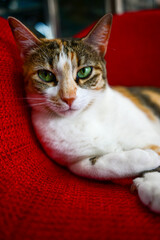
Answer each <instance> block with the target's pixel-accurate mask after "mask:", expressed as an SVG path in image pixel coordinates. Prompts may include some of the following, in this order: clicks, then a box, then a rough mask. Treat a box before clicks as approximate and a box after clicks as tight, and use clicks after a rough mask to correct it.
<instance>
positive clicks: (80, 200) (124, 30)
mask: <svg viewBox="0 0 160 240" xmlns="http://www.w3.org/2000/svg"><path fill="white" fill-rule="evenodd" d="M159 26H160V11H153V12H152V11H151V12H150V11H149V12H148V11H147V12H139V13H127V14H124V15H122V16H115V17H114V21H113V29H112V34H111V38H110V44H109V48H108V53H107V65H108V77H109V82H110V84H127V85H137V84H139V85H155V86H160V79H159V77H160V70H159V69H160V68H159V56H160V44H159V43H160V32H159ZM0 29H1V31H0V113H1V117H0V166H1V168H0V170H1V171H0V239H1V240H11V239H12V240H15V239H16V240H22V239H23V240H32V239H33V240H53V239H56V240H62V239H66V240H70V239H84V240H89V239H92V240H97V239H99V240H106V239H126V240H128V239H148V240H150V239H152V240H155V239H159V236H160V216H159V215H157V214H155V213H152V212H150V211H149V210H148V209H147V208H146V207H145V206H143V204H141V202H140V200H139V199H138V196H137V195H136V194H131V193H130V185H129V184H128V181H126V180H124V181H118V180H117V181H115V182H116V183H113V182H97V181H91V180H88V179H83V178H80V177H78V176H75V175H73V174H72V173H70V172H69V171H68V170H66V169H64V168H62V167H61V166H59V165H57V164H56V163H55V162H53V161H51V160H50V159H49V158H48V157H47V156H46V155H45V153H44V152H43V150H42V149H41V147H40V145H39V143H38V141H37V139H36V137H35V135H34V132H33V130H32V126H31V121H30V113H29V110H28V108H27V104H26V103H25V101H24V100H23V99H22V98H23V96H24V94H23V78H22V68H21V62H20V59H19V56H18V52H17V50H16V49H17V48H16V46H15V43H14V40H13V37H12V34H11V31H10V29H9V26H8V23H7V21H6V20H4V19H0ZM86 31H88V29H87V30H85V31H84V32H83V33H82V34H85V33H86ZM82 34H80V35H79V36H81V35H82Z"/></svg>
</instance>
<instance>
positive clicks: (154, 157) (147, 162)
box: [68, 149, 160, 180]
mask: <svg viewBox="0 0 160 240" xmlns="http://www.w3.org/2000/svg"><path fill="white" fill-rule="evenodd" d="M159 165H160V156H159V155H158V154H157V153H156V152H155V151H153V150H151V149H133V150H130V151H122V152H116V153H108V154H106V155H103V156H99V157H90V158H85V159H82V160H81V161H78V162H76V163H74V164H71V165H70V166H68V167H69V169H70V170H71V171H72V172H74V173H75V174H77V175H80V176H84V177H88V178H94V179H106V180H107V179H113V178H123V177H129V176H137V175H138V174H139V173H141V172H143V171H146V170H151V169H154V168H156V167H158V166H159Z"/></svg>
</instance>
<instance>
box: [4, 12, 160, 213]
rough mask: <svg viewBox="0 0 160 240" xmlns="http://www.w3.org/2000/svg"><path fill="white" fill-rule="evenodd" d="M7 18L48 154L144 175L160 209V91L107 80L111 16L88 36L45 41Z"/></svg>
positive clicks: (143, 192) (79, 168)
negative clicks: (113, 85) (120, 85)
mask: <svg viewBox="0 0 160 240" xmlns="http://www.w3.org/2000/svg"><path fill="white" fill-rule="evenodd" d="M8 21H9V25H10V27H11V30H12V32H13V35H14V37H15V40H16V42H17V44H18V46H19V48H20V51H21V56H22V58H23V60H24V78H25V88H26V94H27V98H28V102H29V104H30V106H31V107H32V122H33V125H34V128H35V131H36V134H37V136H38V139H39V141H40V142H41V144H42V146H43V148H44V149H45V151H46V152H47V154H48V155H49V156H50V157H51V158H52V159H54V160H56V161H57V162H58V163H60V164H62V165H64V166H66V167H68V168H69V169H70V170H71V171H72V172H74V173H75V174H78V175H81V176H84V177H88V178H93V179H100V180H104V179H113V178H122V177H123V178H124V177H128V176H137V178H135V180H134V185H135V187H136V188H137V190H138V193H139V197H140V199H141V200H142V202H143V203H144V204H145V205H148V206H149V207H150V208H151V209H152V210H153V211H156V212H160V172H158V171H159V168H158V167H159V166H160V156H159V154H160V148H159V146H160V120H159V117H160V91H159V90H158V89H156V88H152V89H149V88H125V87H115V88H111V87H110V86H109V85H108V82H107V79H106V63H105V60H104V55H105V53H106V50H107V45H108V39H109V35H110V31H111V23H112V15H111V14H107V15H105V16H104V17H102V18H101V19H100V20H99V22H98V23H97V24H96V25H95V26H94V27H93V29H92V30H91V31H90V32H89V34H88V35H87V36H86V37H84V38H82V39H54V40H47V39H38V38H37V37H36V36H35V35H33V33H31V32H30V30H29V29H27V28H26V27H25V26H24V25H23V24H22V23H21V22H19V21H18V20H17V19H15V18H12V17H10V18H9V19H8ZM153 107H154V108H153ZM156 113H157V114H156ZM152 169H154V170H153V171H150V170H152ZM142 172H145V173H143V174H142ZM140 174H141V175H140Z"/></svg>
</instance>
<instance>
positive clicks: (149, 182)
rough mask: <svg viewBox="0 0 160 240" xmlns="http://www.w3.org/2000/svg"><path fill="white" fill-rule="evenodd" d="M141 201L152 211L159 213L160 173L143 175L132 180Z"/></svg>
mask: <svg viewBox="0 0 160 240" xmlns="http://www.w3.org/2000/svg"><path fill="white" fill-rule="evenodd" d="M133 182H134V184H135V185H136V188H137V190H138V195H139V197H140V199H141V201H142V202H143V203H144V204H145V205H147V206H148V207H149V208H150V209H151V210H152V211H154V212H157V213H160V172H150V173H145V174H144V177H139V178H136V179H134V181H133Z"/></svg>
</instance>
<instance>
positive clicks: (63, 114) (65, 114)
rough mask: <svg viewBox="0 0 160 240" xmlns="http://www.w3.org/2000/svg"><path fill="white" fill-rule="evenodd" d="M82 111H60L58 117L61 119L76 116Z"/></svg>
mask: <svg viewBox="0 0 160 240" xmlns="http://www.w3.org/2000/svg"><path fill="white" fill-rule="evenodd" d="M79 112H80V111H79V110H77V109H68V110H66V111H60V112H57V115H59V116H60V117H70V116H76V115H77V114H78V113H79Z"/></svg>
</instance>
